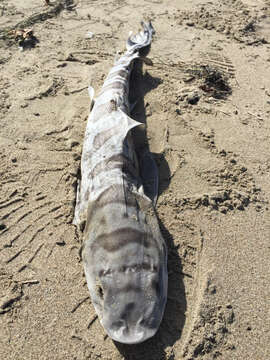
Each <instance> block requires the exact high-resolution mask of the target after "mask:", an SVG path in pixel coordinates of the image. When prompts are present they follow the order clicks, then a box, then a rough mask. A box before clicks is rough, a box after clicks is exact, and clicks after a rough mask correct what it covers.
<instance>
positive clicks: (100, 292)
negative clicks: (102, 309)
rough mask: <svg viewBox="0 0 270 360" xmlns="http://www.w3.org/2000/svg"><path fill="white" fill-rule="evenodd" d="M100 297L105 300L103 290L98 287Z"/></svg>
mask: <svg viewBox="0 0 270 360" xmlns="http://www.w3.org/2000/svg"><path fill="white" fill-rule="evenodd" d="M98 295H99V296H100V297H101V299H103V289H102V287H101V286H98Z"/></svg>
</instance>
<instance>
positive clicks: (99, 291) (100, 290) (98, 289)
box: [96, 282, 104, 300]
mask: <svg viewBox="0 0 270 360" xmlns="http://www.w3.org/2000/svg"><path fill="white" fill-rule="evenodd" d="M96 293H97V295H98V297H99V298H101V299H102V300H103V298H104V292H103V288H102V285H101V283H100V282H97V283H96Z"/></svg>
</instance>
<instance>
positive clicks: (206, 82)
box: [187, 64, 232, 99]
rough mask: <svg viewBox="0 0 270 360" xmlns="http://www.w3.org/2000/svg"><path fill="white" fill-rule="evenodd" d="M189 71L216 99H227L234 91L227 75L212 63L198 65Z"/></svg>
mask: <svg viewBox="0 0 270 360" xmlns="http://www.w3.org/2000/svg"><path fill="white" fill-rule="evenodd" d="M187 72H188V73H189V74H190V75H193V76H195V77H196V78H197V79H199V80H200V81H201V84H200V86H199V88H200V89H201V90H203V91H204V92H205V93H207V94H208V95H209V96H212V97H214V98H215V99H225V98H227V97H228V96H229V95H230V94H231V93H232V89H231V87H230V85H229V82H228V77H227V75H225V74H224V73H223V72H222V71H221V70H219V69H218V68H216V67H214V66H212V65H208V64H207V65H198V66H195V67H194V68H192V69H188V70H187Z"/></svg>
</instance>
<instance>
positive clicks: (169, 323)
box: [114, 61, 186, 360]
mask: <svg viewBox="0 0 270 360" xmlns="http://www.w3.org/2000/svg"><path fill="white" fill-rule="evenodd" d="M161 83H162V80H161V79H159V78H154V77H152V76H150V75H149V74H148V73H147V72H146V73H144V74H143V71H142V62H141V61H138V62H136V63H135V66H134V69H133V71H132V75H131V81H130V84H131V89H130V102H131V103H134V100H135V99H136V106H135V107H134V110H133V112H132V118H133V119H135V120H137V121H140V122H142V123H144V124H146V113H145V103H144V96H145V94H146V93H148V92H149V91H151V90H152V89H155V88H156V87H158V86H159V85H160V84H161ZM133 135H134V140H135V146H136V151H137V153H139V152H140V151H143V150H145V148H146V149H149V145H148V141H147V136H146V126H145V128H144V129H140V127H139V128H136V130H134V134H133ZM153 156H154V158H155V159H156V162H157V166H158V170H159V173H160V178H161V179H169V178H170V169H169V166H168V163H167V161H166V160H165V158H164V156H163V154H153ZM168 185H169V181H166V183H165V184H164V183H163V184H160V186H159V189H160V191H161V192H162V191H164V190H165V189H166V188H167V187H168ZM158 220H159V226H160V229H161V232H162V235H163V237H164V239H165V241H166V243H167V247H168V273H169V284H168V301H167V306H166V309H165V313H164V317H163V320H162V323H161V325H160V328H159V330H158V332H157V334H156V335H155V336H154V337H153V338H151V339H149V340H147V341H145V342H144V343H142V344H137V345H125V344H120V343H117V342H114V344H115V346H116V347H117V349H118V350H119V352H120V353H121V354H122V355H123V356H124V358H125V359H126V360H141V359H143V360H146V359H147V360H161V359H170V360H173V359H175V357H174V354H173V350H171V349H169V347H171V346H173V345H174V343H175V342H176V341H177V340H178V339H179V338H180V337H181V333H182V329H183V327H184V324H185V311H186V297H185V288H184V283H183V275H182V274H181V273H182V265H181V260H180V257H179V255H178V252H177V249H176V247H175V245H174V243H173V238H172V235H171V234H170V232H169V231H168V230H167V229H166V228H165V226H164V225H163V224H162V223H161V221H160V219H158Z"/></svg>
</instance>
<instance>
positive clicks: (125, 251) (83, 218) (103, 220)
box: [73, 22, 168, 344]
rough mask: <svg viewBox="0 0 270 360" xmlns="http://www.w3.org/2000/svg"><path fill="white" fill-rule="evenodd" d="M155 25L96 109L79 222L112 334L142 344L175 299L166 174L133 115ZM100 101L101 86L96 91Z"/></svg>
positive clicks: (125, 58)
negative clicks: (161, 185)
mask: <svg viewBox="0 0 270 360" xmlns="http://www.w3.org/2000/svg"><path fill="white" fill-rule="evenodd" d="M154 33H155V31H154V28H153V26H152V24H151V22H142V30H141V31H139V32H138V33H137V34H135V35H133V34H132V33H131V34H130V36H129V37H128V40H127V43H126V51H125V53H124V54H123V55H122V56H120V57H119V58H118V59H117V60H116V61H115V64H114V66H113V67H112V68H111V70H110V72H109V74H108V76H107V78H106V80H105V82H104V84H103V86H102V88H101V91H100V93H99V94H98V96H97V98H96V99H95V103H94V106H93V107H92V110H91V112H90V115H89V118H88V121H87V126H86V131H85V138H84V144H83V150H82V157H81V180H80V182H79V184H78V188H77V200H76V206H75V214H74V220H73V223H74V224H75V225H77V226H78V227H80V228H81V229H83V246H82V251H81V254H82V262H83V267H84V272H85V276H86V281H87V285H88V289H89V292H90V296H91V300H92V303H93V305H94V308H95V310H96V313H97V315H98V317H99V320H100V323H101V324H102V326H103V327H104V329H105V331H106V333H107V334H108V335H109V336H110V337H111V338H112V339H113V340H115V341H117V342H120V343H125V344H136V343H141V342H143V341H145V340H147V339H149V338H150V337H152V336H154V334H155V333H156V332H157V330H158V329H159V326H160V323H161V320H162V318H163V314H164V308H165V305H166V301H167V287H168V284H167V283H168V273H167V247H166V243H165V241H164V239H163V237H162V234H161V231H160V228H159V223H158V219H157V216H156V212H155V202H156V198H157V193H158V180H157V179H158V173H157V167H156V165H155V162H154V159H153V157H152V156H151V154H150V152H149V151H144V152H142V153H138V151H136V149H135V145H134V139H133V135H132V129H134V128H135V127H137V126H140V125H141V123H140V122H138V121H135V120H134V119H132V118H131V117H130V108H131V105H130V103H129V89H130V86H133V84H130V79H131V77H130V75H131V72H132V69H133V65H134V62H135V61H136V60H137V59H140V58H141V59H142V60H143V59H144V58H145V55H146V54H147V53H148V52H149V50H150V45H151V42H152V37H153V35H154ZM89 94H90V97H91V98H92V99H93V96H94V91H93V88H91V87H90V88H89Z"/></svg>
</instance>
